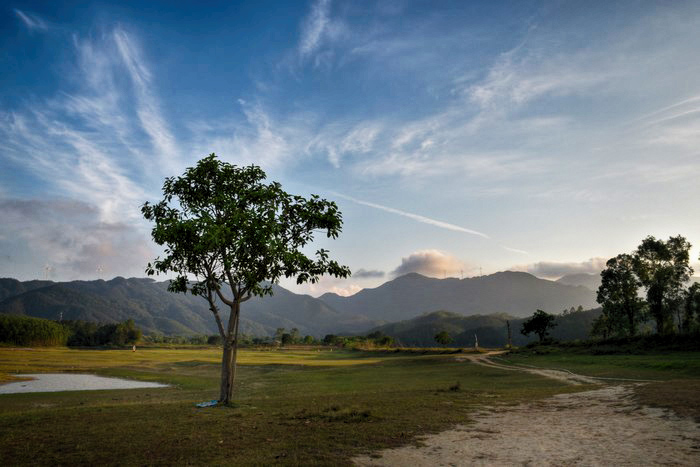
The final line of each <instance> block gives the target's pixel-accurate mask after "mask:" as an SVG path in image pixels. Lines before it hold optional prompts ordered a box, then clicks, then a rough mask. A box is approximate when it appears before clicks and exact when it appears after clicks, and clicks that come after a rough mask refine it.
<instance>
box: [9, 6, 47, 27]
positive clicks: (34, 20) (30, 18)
mask: <svg viewBox="0 0 700 467" xmlns="http://www.w3.org/2000/svg"><path fill="white" fill-rule="evenodd" d="M15 14H16V15H17V16H18V17H19V19H21V20H22V22H23V23H24V25H25V26H27V28H29V29H30V30H32V31H46V30H48V29H49V26H48V25H47V24H46V21H44V20H43V19H41V18H39V17H38V16H37V15H34V14H31V13H27V12H24V11H22V10H18V9H16V8H15Z"/></svg>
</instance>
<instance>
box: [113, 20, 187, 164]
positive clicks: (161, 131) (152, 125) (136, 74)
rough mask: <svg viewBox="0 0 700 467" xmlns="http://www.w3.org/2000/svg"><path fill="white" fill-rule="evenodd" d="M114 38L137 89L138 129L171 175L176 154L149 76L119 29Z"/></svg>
mask: <svg viewBox="0 0 700 467" xmlns="http://www.w3.org/2000/svg"><path fill="white" fill-rule="evenodd" d="M113 37H114V41H115V43H116V45H117V49H118V50H119V54H120V56H121V58H122V61H123V64H124V66H125V67H126V69H127V70H128V72H129V76H130V77H131V80H132V82H133V83H134V87H135V89H136V96H137V102H138V104H137V114H138V117H139V120H140V121H141V125H142V127H143V129H144V130H145V131H146V133H147V134H148V135H149V136H150V138H151V141H152V143H153V146H154V147H155V149H156V151H157V153H158V155H159V162H160V163H161V164H162V165H164V166H165V167H167V168H169V169H170V170H171V171H174V170H175V169H177V168H179V162H180V161H179V157H180V156H179V150H178V148H177V144H176V142H175V138H174V137H173V135H172V134H171V133H170V130H169V129H168V124H167V123H166V122H165V119H164V118H163V116H162V114H161V111H160V108H159V105H158V103H157V101H156V99H155V97H154V96H153V94H152V91H151V84H152V82H151V73H150V71H149V70H148V68H147V66H146V65H145V63H144V61H143V58H142V56H141V51H140V49H139V46H138V44H137V43H136V42H135V41H134V40H133V39H132V38H131V37H130V36H129V35H128V34H127V33H126V32H125V31H124V30H122V29H116V30H115V31H114V33H113Z"/></svg>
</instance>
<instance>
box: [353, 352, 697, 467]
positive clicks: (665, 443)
mask: <svg viewBox="0 0 700 467" xmlns="http://www.w3.org/2000/svg"><path fill="white" fill-rule="evenodd" d="M491 355H493V354H491ZM489 356H490V355H485V354H482V355H470V356H464V357H459V358H461V359H464V360H469V361H470V362H472V363H474V364H479V365H486V366H490V367H497V368H501V369H507V370H510V371H527V372H529V373H534V374H538V375H541V376H545V377H548V378H552V379H556V380H558V381H565V382H567V383H570V384H582V383H597V382H598V380H595V379H592V378H588V377H585V376H581V375H575V374H573V373H569V372H566V371H558V370H544V369H537V368H514V367H511V366H507V365H502V364H500V363H495V362H493V361H491V360H490V359H489V358H488V357H489ZM470 418H471V420H470V421H471V422H472V423H469V424H467V425H461V426H458V427H456V428H455V429H453V430H449V431H445V432H442V433H438V434H435V435H429V436H426V437H423V438H421V439H420V441H421V444H422V446H421V447H415V446H405V447H401V448H397V449H387V450H384V451H380V452H377V453H373V454H372V456H363V457H358V458H355V459H354V462H355V463H356V464H357V465H374V466H379V465H385V466H438V465H445V466H448V465H489V466H490V465H538V466H539V465H557V466H559V465H582V466H583V465H585V466H588V465H600V466H607V465H630V466H631V465H693V466H695V465H700V426H698V424H697V423H695V422H694V421H693V420H692V419H687V418H680V417H678V416H676V415H674V414H673V413H672V412H670V411H668V410H665V409H656V408H649V407H640V406H639V404H638V403H636V402H635V401H634V399H633V385H631V384H629V383H628V384H624V385H623V384H616V385H606V386H601V387H600V389H595V390H591V391H585V392H579V393H573V394H560V395H556V396H554V397H550V398H548V399H544V400H539V401H533V402H529V403H524V404H520V405H517V406H500V407H487V408H484V409H483V410H481V411H479V412H477V413H475V414H473V415H472V416H471V417H470Z"/></svg>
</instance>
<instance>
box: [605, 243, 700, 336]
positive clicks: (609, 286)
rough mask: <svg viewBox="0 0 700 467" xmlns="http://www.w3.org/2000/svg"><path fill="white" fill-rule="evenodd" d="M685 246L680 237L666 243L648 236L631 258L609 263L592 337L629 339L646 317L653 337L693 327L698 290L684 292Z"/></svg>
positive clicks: (689, 269) (695, 325)
mask: <svg viewBox="0 0 700 467" xmlns="http://www.w3.org/2000/svg"><path fill="white" fill-rule="evenodd" d="M690 247H691V245H690V243H689V242H688V241H687V240H686V239H685V238H684V237H682V236H680V235H678V236H675V237H669V239H668V240H666V241H664V240H661V239H657V238H655V237H653V236H648V237H646V238H645V239H644V240H642V243H641V244H640V245H639V246H638V247H637V249H636V250H635V251H634V252H633V253H632V254H620V255H617V256H616V257H614V258H611V259H610V260H608V262H607V263H606V268H605V269H604V270H603V271H602V272H601V285H600V287H599V289H598V296H597V301H598V303H600V304H601V305H602V307H603V313H602V314H601V316H600V317H599V318H598V319H597V320H596V322H595V323H594V326H593V331H594V332H593V333H594V334H597V335H601V336H603V337H609V336H613V335H618V336H633V335H635V334H636V333H637V331H638V328H639V325H640V324H641V323H643V322H645V321H647V320H648V319H651V320H652V321H653V323H654V324H655V329H656V332H657V333H658V334H669V333H672V332H674V331H678V332H691V331H692V330H693V329H697V328H698V324H699V323H698V318H699V316H698V310H700V286H697V285H692V286H690V287H688V288H686V286H687V284H688V282H689V281H690V278H691V275H692V274H693V268H692V267H690V264H689V263H690ZM642 291H643V292H644V294H642V293H641V292H642ZM642 297H644V298H642Z"/></svg>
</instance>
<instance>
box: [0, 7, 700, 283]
mask: <svg viewBox="0 0 700 467" xmlns="http://www.w3.org/2000/svg"><path fill="white" fill-rule="evenodd" d="M698 50H700V3H698V2H692V1H691V2H683V1H675V2H651V1H649V2H647V1H641V2H640V1H617V2H607V1H592V2H576V1H537V2H534V1H524V0H523V1H521V0H519V1H512V2H508V1H503V2H499V1H489V2H485V1H484V2H479V1H465V0H461V1H454V2H451V1H439V2H433V1H425V2H423V1H416V2H413V1H391V0H387V1H382V2H364V1H333V0H319V1H316V0H314V1H310V2H305V1H298V2H285V1H278V2H274V1H256V2H235V1H227V2H213V1H212V2H204V3H202V2H198V3H194V2H190V3H185V2H182V3H179V2H175V1H167V2H144V1H138V2H131V1H120V2H108V1H102V2H89V1H88V2H59V1H56V2H43V1H37V2H21V1H20V2H15V3H12V2H4V3H3V6H2V7H1V9H0V70H2V73H0V277H14V278H17V279H20V280H29V279H43V278H49V279H52V280H62V281H63V280H75V279H96V278H103V279H109V278H112V277H115V276H124V277H143V276H145V272H144V270H145V266H146V264H147V263H148V262H149V261H152V260H153V259H154V258H155V257H156V256H158V255H159V254H161V250H160V249H159V247H158V246H157V245H155V244H154V243H153V241H152V240H151V238H150V229H151V227H152V226H150V225H149V224H148V222H147V221H145V220H144V219H143V218H142V216H141V213H140V206H141V205H142V204H143V203H144V202H145V201H157V200H159V199H160V195H161V188H162V184H163V180H164V179H165V178H166V177H169V176H176V175H180V174H182V173H183V171H184V170H185V169H186V168H187V167H191V166H193V165H194V164H196V162H197V161H198V160H199V159H200V158H202V157H204V156H205V155H207V154H210V153H212V152H213V153H216V154H217V155H218V156H219V157H220V158H221V159H222V160H224V161H227V162H230V163H233V164H236V165H249V164H256V165H259V166H260V167H262V168H263V169H264V170H265V172H266V173H267V175H268V178H269V179H270V180H275V181H279V182H280V183H281V184H282V186H283V188H284V189H285V190H286V191H288V192H291V193H294V194H300V195H304V196H308V195H310V194H318V195H320V196H322V197H324V198H326V199H330V200H333V201H335V202H336V203H337V204H338V206H339V207H340V210H341V211H342V214H343V222H344V224H343V232H342V234H341V235H340V237H339V238H338V239H336V240H328V239H326V238H324V236H323V235H321V236H320V238H317V241H316V242H314V244H313V245H312V248H310V249H309V252H313V251H315V250H316V249H317V248H326V249H328V250H330V254H331V257H333V258H334V259H337V260H338V261H339V262H340V263H342V264H345V265H348V266H349V267H350V268H351V270H352V271H353V276H352V277H351V278H350V279H347V280H339V279H334V278H325V279H323V280H322V281H321V282H319V283H317V284H313V285H304V286H296V285H295V284H294V283H293V282H284V281H283V282H282V283H281V285H283V286H285V287H288V288H290V289H291V290H293V291H295V292H299V293H310V294H312V295H315V296H318V295H320V294H322V293H324V292H327V291H333V292H336V293H339V294H344V295H347V294H351V293H355V292H357V291H359V290H360V289H362V288H365V287H376V286H378V285H379V284H381V283H383V282H385V281H387V280H391V279H392V278H394V277H397V276H398V275H401V274H404V273H408V272H419V273H422V274H426V275H430V276H433V277H472V276H476V275H479V274H490V273H494V272H497V271H502V270H508V269H510V270H520V271H527V272H530V273H533V274H535V275H537V276H538V277H543V278H548V279H555V278H557V277H560V276H562V275H565V274H569V273H576V272H588V273H597V272H599V271H600V270H601V269H602V268H604V265H605V261H606V260H607V259H608V258H610V257H612V256H615V255H617V254H619V253H623V252H631V251H633V250H634V249H635V248H636V246H637V245H639V243H640V242H641V240H642V239H643V238H644V237H646V236H647V235H654V236H656V237H659V238H667V237H669V236H671V235H679V234H680V235H683V236H685V237H686V238H687V239H688V240H689V241H690V242H691V243H693V244H694V245H700V215H698V214H699V210H698V202H699V201H700V183H698V179H699V177H700V144H699V143H700V61H698V59H697V51H698ZM699 253H700V249H698V248H697V247H694V248H693V250H691V255H692V260H693V265H694V266H695V268H696V271H697V270H700V264H698V261H697V260H698V254H699Z"/></svg>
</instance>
